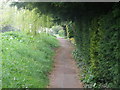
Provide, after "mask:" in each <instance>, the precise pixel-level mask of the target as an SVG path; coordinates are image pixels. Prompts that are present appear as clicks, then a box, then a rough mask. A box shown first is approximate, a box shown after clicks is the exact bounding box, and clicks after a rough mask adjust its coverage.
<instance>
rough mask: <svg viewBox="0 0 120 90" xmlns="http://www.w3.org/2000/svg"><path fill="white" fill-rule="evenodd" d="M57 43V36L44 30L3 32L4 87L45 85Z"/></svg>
mask: <svg viewBox="0 0 120 90" xmlns="http://www.w3.org/2000/svg"><path fill="white" fill-rule="evenodd" d="M57 46H58V41H57V40H56V39H55V37H53V36H50V35H49V34H45V33H40V34H38V35H36V36H32V35H27V34H25V33H21V32H6V33H2V71H3V72H2V87H3V88H45V87H46V86H47V85H48V83H49V80H48V74H49V72H50V71H51V69H52V66H53V56H54V51H53V48H55V47H57ZM0 65H1V64H0Z"/></svg>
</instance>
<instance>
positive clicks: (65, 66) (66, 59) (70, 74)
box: [48, 38, 83, 88]
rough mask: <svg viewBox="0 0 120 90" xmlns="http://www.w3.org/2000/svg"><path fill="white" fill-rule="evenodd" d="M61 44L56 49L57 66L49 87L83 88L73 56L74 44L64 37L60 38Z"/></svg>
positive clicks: (51, 76)
mask: <svg viewBox="0 0 120 90" xmlns="http://www.w3.org/2000/svg"><path fill="white" fill-rule="evenodd" d="M58 40H59V41H60V44H61V46H60V47H59V49H58V50H57V51H56V56H55V67H54V69H53V72H52V73H51V75H50V84H49V86H48V87H49V88H83V85H82V83H81V82H80V80H79V77H78V68H77V66H76V64H75V61H74V59H73V58H72V51H73V49H74V48H73V46H72V45H71V43H70V42H69V41H68V40H66V39H63V38H58Z"/></svg>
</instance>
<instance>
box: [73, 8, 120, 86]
mask: <svg viewBox="0 0 120 90" xmlns="http://www.w3.org/2000/svg"><path fill="white" fill-rule="evenodd" d="M119 13H120V10H119V9H115V10H113V11H111V12H109V13H108V14H107V15H102V16H100V17H95V18H94V19H92V21H91V22H88V23H89V24H90V26H87V25H88V23H87V22H85V19H84V20H83V21H82V22H81V23H79V22H77V23H78V24H79V25H78V26H77V24H75V25H76V27H78V29H76V33H75V39H76V44H77V47H78V50H75V51H74V52H73V55H74V57H75V59H76V60H77V62H78V65H79V66H80V68H82V70H81V71H82V76H81V77H82V79H81V80H82V81H83V82H84V83H85V84H86V87H94V88H106V87H109V88H116V87H117V88H118V87H120V84H119V77H120V72H119V70H118V69H119V58H120V56H119V52H118V48H119V44H120V43H119V42H118V37H119V33H118V31H119V26H120V23H119V21H120V17H119V16H120V14H119ZM86 21H87V20H86Z"/></svg>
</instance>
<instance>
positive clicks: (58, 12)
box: [13, 2, 120, 88]
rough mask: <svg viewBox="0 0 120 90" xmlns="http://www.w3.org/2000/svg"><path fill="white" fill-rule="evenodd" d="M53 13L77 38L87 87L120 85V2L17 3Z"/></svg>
mask: <svg viewBox="0 0 120 90" xmlns="http://www.w3.org/2000/svg"><path fill="white" fill-rule="evenodd" d="M13 5H17V6H18V7H19V8H21V7H27V8H28V9H30V10H32V9H33V8H37V11H38V12H39V11H40V12H42V13H43V14H47V15H51V16H52V17H53V18H54V20H53V22H55V23H56V22H57V23H58V24H60V25H62V26H63V27H64V30H65V31H66V37H67V38H71V37H73V38H74V39H75V41H76V46H77V49H76V50H75V51H74V52H73V55H74V57H75V59H76V60H77V62H78V65H79V67H80V68H81V69H82V70H81V72H82V75H81V77H82V79H81V81H83V82H84V83H85V85H86V87H96V88H97V87H110V88H115V87H120V81H119V80H120V69H119V65H120V61H119V59H120V53H119V52H118V51H119V44H120V42H119V38H120V34H119V31H120V5H119V3H75V2H73V3H69V2H66V3H65V2H58V3H55V2H50V3H41V2H39V3H38V2H34V3H28V2H27V3H25V2H22V3H13Z"/></svg>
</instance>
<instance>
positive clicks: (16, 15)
mask: <svg viewBox="0 0 120 90" xmlns="http://www.w3.org/2000/svg"><path fill="white" fill-rule="evenodd" d="M0 11H1V12H2V14H0V17H1V19H2V22H0V27H5V26H7V25H11V26H13V27H15V28H17V29H19V30H22V31H24V32H27V33H32V34H36V33H37V32H38V29H39V28H44V27H48V28H50V27H51V26H52V25H53V22H52V20H53V19H52V18H51V16H50V15H44V14H42V13H41V12H39V13H38V12H37V8H33V9H32V10H28V9H26V8H25V9H23V8H21V9H17V7H16V6H14V7H10V6H9V3H5V5H4V6H2V7H1V9H0ZM41 31H42V30H41Z"/></svg>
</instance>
